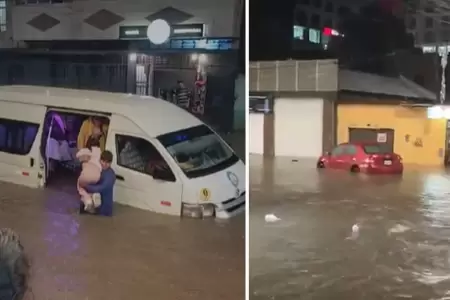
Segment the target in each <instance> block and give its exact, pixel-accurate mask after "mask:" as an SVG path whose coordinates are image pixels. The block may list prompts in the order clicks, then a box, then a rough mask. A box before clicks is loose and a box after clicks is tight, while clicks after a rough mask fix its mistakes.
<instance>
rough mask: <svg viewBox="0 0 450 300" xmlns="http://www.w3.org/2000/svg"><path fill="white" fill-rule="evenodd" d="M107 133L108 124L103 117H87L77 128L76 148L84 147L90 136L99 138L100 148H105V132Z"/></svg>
mask: <svg viewBox="0 0 450 300" xmlns="http://www.w3.org/2000/svg"><path fill="white" fill-rule="evenodd" d="M107 133H108V124H107V122H105V120H104V118H100V117H89V118H87V119H86V120H84V122H83V124H82V125H81V128H80V130H79V134H78V139H77V147H78V149H83V148H86V143H87V141H88V140H89V138H91V137H95V138H98V139H99V140H100V149H101V150H102V151H104V150H105V145H106V134H107Z"/></svg>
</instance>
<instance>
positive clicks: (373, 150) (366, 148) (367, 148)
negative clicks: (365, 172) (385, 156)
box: [363, 145, 387, 154]
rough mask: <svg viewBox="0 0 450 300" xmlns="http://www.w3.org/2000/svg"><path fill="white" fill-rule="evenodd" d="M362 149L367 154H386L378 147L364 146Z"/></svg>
mask: <svg viewBox="0 0 450 300" xmlns="http://www.w3.org/2000/svg"><path fill="white" fill-rule="evenodd" d="M363 148H364V152H366V153H367V154H380V153H387V151H386V150H384V149H383V148H382V147H380V146H379V145H366V146H363Z"/></svg>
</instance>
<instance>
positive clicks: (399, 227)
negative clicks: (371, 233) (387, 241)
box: [388, 224, 411, 234]
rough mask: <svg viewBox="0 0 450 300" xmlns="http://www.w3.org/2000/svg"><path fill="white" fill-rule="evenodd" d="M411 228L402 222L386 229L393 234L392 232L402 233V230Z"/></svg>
mask: <svg viewBox="0 0 450 300" xmlns="http://www.w3.org/2000/svg"><path fill="white" fill-rule="evenodd" d="M410 229H411V228H410V227H408V226H405V225H402V224H397V225H395V226H394V227H392V228H391V229H389V230H388V234H393V233H402V232H406V231H408V230H410Z"/></svg>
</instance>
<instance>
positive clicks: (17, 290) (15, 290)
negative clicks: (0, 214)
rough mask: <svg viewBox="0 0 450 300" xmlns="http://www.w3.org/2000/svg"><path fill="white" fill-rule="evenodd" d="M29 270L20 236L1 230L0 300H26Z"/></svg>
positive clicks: (9, 230)
mask: <svg viewBox="0 0 450 300" xmlns="http://www.w3.org/2000/svg"><path fill="white" fill-rule="evenodd" d="M29 269H30V264H29V261H28V258H27V256H26V255H25V251H24V249H23V247H22V244H21V243H20V240H19V236H18V235H17V234H16V233H15V232H14V231H12V230H11V229H8V228H6V229H0V300H22V299H24V297H25V293H26V291H27V289H28V279H29Z"/></svg>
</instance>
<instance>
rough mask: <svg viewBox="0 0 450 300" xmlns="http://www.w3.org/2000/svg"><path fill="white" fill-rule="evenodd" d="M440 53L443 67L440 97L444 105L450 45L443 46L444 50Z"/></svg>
mask: <svg viewBox="0 0 450 300" xmlns="http://www.w3.org/2000/svg"><path fill="white" fill-rule="evenodd" d="M439 50H440V49H439ZM439 50H438V51H439ZM439 55H440V56H441V68H442V76H441V92H440V94H439V99H440V100H441V105H442V104H444V102H445V96H446V95H445V94H446V84H445V70H446V68H447V58H448V47H447V45H444V46H443V50H442V51H439Z"/></svg>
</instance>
